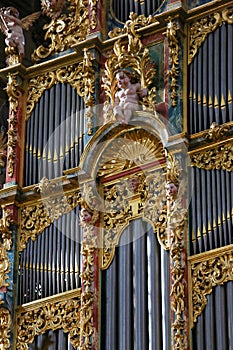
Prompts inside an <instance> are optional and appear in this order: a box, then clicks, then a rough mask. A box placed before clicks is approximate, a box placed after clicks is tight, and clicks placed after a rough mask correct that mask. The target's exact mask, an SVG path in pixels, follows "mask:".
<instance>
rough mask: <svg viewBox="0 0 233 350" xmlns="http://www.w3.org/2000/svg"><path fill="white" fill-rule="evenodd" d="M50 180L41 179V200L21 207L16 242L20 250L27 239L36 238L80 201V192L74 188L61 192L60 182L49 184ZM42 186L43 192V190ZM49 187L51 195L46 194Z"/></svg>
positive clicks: (24, 246) (23, 247)
mask: <svg viewBox="0 0 233 350" xmlns="http://www.w3.org/2000/svg"><path fill="white" fill-rule="evenodd" d="M49 183H50V181H48V180H47V181H45V179H42V184H41V185H38V186H37V188H36V189H37V190H38V188H39V187H41V189H42V191H41V196H42V201H40V202H39V203H37V204H34V205H27V206H24V207H23V208H22V209H21V227H20V235H19V242H18V249H19V251H22V250H23V249H25V248H26V244H27V242H28V240H29V239H32V240H33V241H34V240H36V238H37V236H38V235H39V234H41V233H42V232H43V231H44V229H45V228H46V227H48V226H49V225H51V224H52V223H53V222H54V220H56V219H58V218H59V217H61V216H62V215H64V214H67V213H69V212H70V211H71V210H73V209H74V208H75V207H76V206H77V205H78V204H80V203H81V192H80V190H76V191H74V192H72V193H69V194H64V193H63V192H62V187H61V185H60V184H56V185H54V184H51V183H52V182H51V183H50V185H49ZM43 188H46V189H45V192H43ZM50 189H51V191H52V195H51V196H47V195H48V194H49V193H50V194H51V192H49V191H50Z"/></svg>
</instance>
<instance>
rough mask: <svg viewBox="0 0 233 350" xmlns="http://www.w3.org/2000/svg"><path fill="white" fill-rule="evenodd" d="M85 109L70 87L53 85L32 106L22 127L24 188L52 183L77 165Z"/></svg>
mask: <svg viewBox="0 0 233 350" xmlns="http://www.w3.org/2000/svg"><path fill="white" fill-rule="evenodd" d="M84 114H85V108H84V102H83V99H82V98H81V97H80V96H79V95H78V94H77V92H76V91H75V89H74V88H73V87H72V86H71V85H70V84H60V83H59V84H56V85H54V86H53V87H52V88H51V89H49V90H46V91H45V92H44V94H43V95H42V97H41V98H40V100H39V102H38V103H37V104H36V106H35V109H34V110H33V112H32V115H31V117H30V119H29V120H28V121H27V126H26V152H25V169H27V171H26V172H25V175H24V186H29V185H32V184H36V183H38V182H39V181H40V180H41V179H42V178H43V177H46V178H48V179H53V178H56V177H60V176H62V175H63V170H65V169H71V168H74V167H76V166H77V165H78V164H79V159H80V157H81V154H82V152H83V149H84V136H83V135H84V133H85V128H86V125H85V116H84Z"/></svg>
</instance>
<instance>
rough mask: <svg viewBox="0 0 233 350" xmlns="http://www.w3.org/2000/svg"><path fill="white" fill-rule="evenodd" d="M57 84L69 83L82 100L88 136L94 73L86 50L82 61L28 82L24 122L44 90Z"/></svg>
mask: <svg viewBox="0 0 233 350" xmlns="http://www.w3.org/2000/svg"><path fill="white" fill-rule="evenodd" d="M57 83H62V84H66V83H69V84H70V85H71V86H72V87H73V88H75V89H76V91H77V93H78V94H79V96H80V97H82V98H83V99H84V102H85V104H86V107H87V111H86V117H87V118H88V125H87V127H88V134H89V135H90V134H91V132H92V115H93V114H92V106H93V105H94V102H95V101H94V98H93V93H94V88H95V72H94V69H93V66H92V58H91V56H90V54H89V53H88V52H87V50H84V58H83V61H82V62H80V63H78V64H74V65H71V66H68V67H64V68H59V69H57V70H56V71H50V72H48V73H46V74H44V75H41V76H37V77H36V78H32V79H30V80H29V82H28V97H27V110H26V120H28V119H29V118H30V115H31V113H32V111H33V109H34V107H35V104H36V103H37V102H38V101H39V99H40V97H41V96H42V94H43V93H44V91H45V90H47V89H50V88H51V87H52V86H53V85H55V84H57Z"/></svg>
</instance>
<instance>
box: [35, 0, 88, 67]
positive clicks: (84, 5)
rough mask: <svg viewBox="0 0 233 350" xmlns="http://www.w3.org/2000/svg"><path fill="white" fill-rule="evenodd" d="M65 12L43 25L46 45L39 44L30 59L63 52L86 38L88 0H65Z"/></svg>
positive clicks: (40, 58) (37, 59) (39, 58)
mask: <svg viewBox="0 0 233 350" xmlns="http://www.w3.org/2000/svg"><path fill="white" fill-rule="evenodd" d="M67 2H68V4H69V6H68V7H67V12H68V14H66V13H62V14H61V15H60V16H59V17H56V16H55V17H53V18H52V20H51V22H50V23H49V24H46V25H45V26H44V29H45V30H47V31H46V34H45V40H49V42H50V43H49V45H48V46H43V45H41V46H39V47H38V48H37V49H36V50H35V51H34V53H33V54H32V59H33V60H34V61H35V62H39V61H40V60H42V59H45V58H48V57H49V56H51V55H55V54H57V53H59V52H63V51H65V50H68V49H70V48H72V47H73V46H75V45H77V44H78V43H79V42H81V41H83V40H85V39H86V37H87V35H88V34H89V32H90V28H89V20H88V0H79V1H77V0H67Z"/></svg>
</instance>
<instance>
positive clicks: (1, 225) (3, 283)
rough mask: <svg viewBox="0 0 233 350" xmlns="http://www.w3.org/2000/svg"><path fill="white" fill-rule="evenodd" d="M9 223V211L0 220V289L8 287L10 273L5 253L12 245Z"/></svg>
mask: <svg viewBox="0 0 233 350" xmlns="http://www.w3.org/2000/svg"><path fill="white" fill-rule="evenodd" d="M11 223H12V219H11V216H10V211H9V210H6V211H4V212H3V216H2V218H1V219H0V236H1V238H0V288H2V287H7V286H9V282H7V280H8V276H7V274H8V272H10V261H9V259H8V255H7V251H8V250H10V249H11V244H12V231H11V230H10V225H11Z"/></svg>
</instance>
